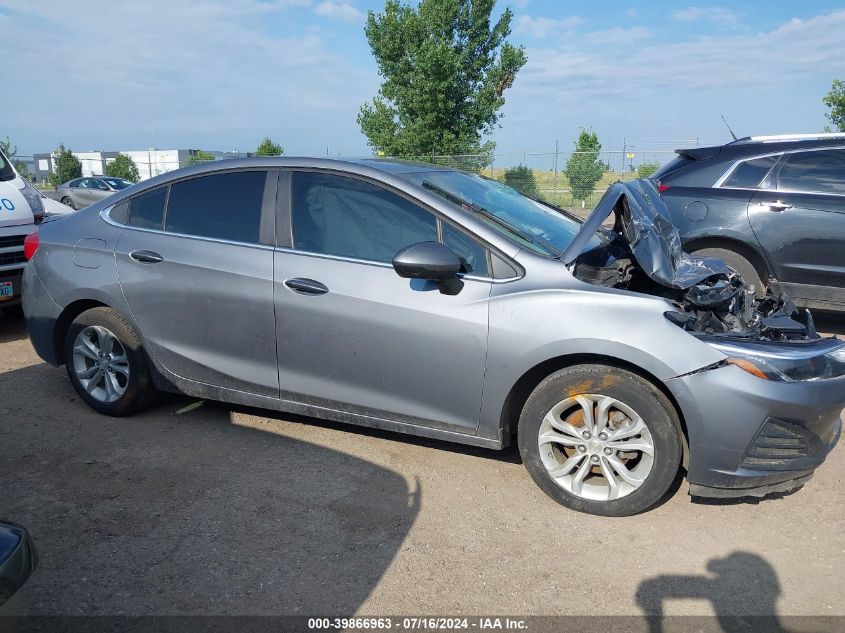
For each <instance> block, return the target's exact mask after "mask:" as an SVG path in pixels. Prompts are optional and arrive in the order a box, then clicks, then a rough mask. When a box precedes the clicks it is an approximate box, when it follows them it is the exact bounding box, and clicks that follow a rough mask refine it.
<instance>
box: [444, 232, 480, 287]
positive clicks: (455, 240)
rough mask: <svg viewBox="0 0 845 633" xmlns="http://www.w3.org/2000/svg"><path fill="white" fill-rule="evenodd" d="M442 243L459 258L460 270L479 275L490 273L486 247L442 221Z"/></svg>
mask: <svg viewBox="0 0 845 633" xmlns="http://www.w3.org/2000/svg"><path fill="white" fill-rule="evenodd" d="M443 243H444V244H445V245H446V246H448V247H449V249H451V251H452V252H453V253H455V255H457V256H458V257H460V258H461V272H463V273H467V274H470V275H478V276H480V277H488V276H489V275H490V266H489V264H488V263H487V253H488V251H487V249H486V248H485V247H484V246H482V245H481V244H479V243H478V242H476V241H475V240H474V239H472V238H471V237H470V236H469V235H467V234H466V233H464V232H463V231H460V230H458V229H456V228H454V227H453V226H452V225H451V224H447V223H445V222H444V223H443Z"/></svg>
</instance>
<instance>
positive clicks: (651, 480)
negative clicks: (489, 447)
mask: <svg viewBox="0 0 845 633" xmlns="http://www.w3.org/2000/svg"><path fill="white" fill-rule="evenodd" d="M679 429H680V422H679V420H678V417H677V413H676V412H675V409H674V407H673V406H672V404H671V402H669V400H668V398H666V396H665V395H664V394H663V393H662V392H661V391H660V390H659V389H657V388H656V387H655V386H654V385H653V384H651V383H650V382H648V381H647V380H645V379H643V378H641V377H640V376H638V375H636V374H633V373H631V372H629V371H625V370H623V369H619V368H617V367H612V366H608V365H577V366H575V367H569V368H566V369H562V370H560V371H558V372H555V373H554V374H552V375H551V376H549V377H548V378H546V379H545V380H544V381H543V382H541V383H540V384H539V385H538V386H537V388H536V389H534V391H533V392H532V394H531V395H530V396H529V397H528V400H527V401H526V403H525V407H524V408H523V410H522V415H521V416H520V419H519V438H518V439H519V452H520V454H521V455H522V460H523V463H524V464H525V466H526V468H527V469H528V472H529V473H530V474H531V476H532V478H533V479H534V481H535V482H536V483H537V485H539V486H540V488H541V489H542V490H543V491H544V492H545V493H546V494H547V495H549V496H550V497H551V498H552V499H554V500H555V501H557V502H558V503H561V504H563V505H565V506H566V507H568V508H571V509H573V510H577V511H579V512H587V513H590V514H599V515H604V516H626V515H630V514H636V513H638V512H642V511H644V510H646V509H648V508H649V507H651V506H652V505H654V504H655V503H657V502H658V501H659V500H660V499H661V497H663V496H664V495H665V494H666V492H667V491H668V490H669V488H670V486H671V485H672V481H673V480H674V478H675V475H676V474H677V473H678V468H679V465H680V461H681V451H682V448H681V433H680V431H679Z"/></svg>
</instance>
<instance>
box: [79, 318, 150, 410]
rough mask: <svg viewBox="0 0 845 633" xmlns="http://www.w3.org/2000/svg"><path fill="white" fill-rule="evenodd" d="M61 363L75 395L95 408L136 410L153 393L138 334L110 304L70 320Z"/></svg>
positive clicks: (146, 403)
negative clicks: (63, 364)
mask: <svg viewBox="0 0 845 633" xmlns="http://www.w3.org/2000/svg"><path fill="white" fill-rule="evenodd" d="M65 367H66V368H67V373H68V377H69V378H70V381H71V383H72V384H73V388H74V389H76V392H77V393H78V394H79V397H80V398H82V400H84V401H85V403H86V404H87V405H88V406H90V407H91V408H92V409H94V410H95V411H97V412H98V413H103V414H105V415H113V416H124V415H130V414H132V413H136V412H137V411H140V410H141V409H143V408H144V407H145V406H147V405H148V404H149V403H150V401H151V400H152V397H153V395H154V393H155V387H154V386H153V383H152V378H151V377H150V371H149V367H148V365H147V359H146V355H145V353H144V350H143V347H142V344H141V338H140V337H139V336H138V334H137V332H135V330H134V329H133V328H132V326H131V325H129V323H128V322H127V321H126V319H124V318H123V317H122V316H121V315H120V314H119V313H118V312H116V311H114V310H112V309H111V308H105V307H100V308H92V309H91V310H86V311H85V312H83V313H82V314H80V315H79V316H77V317H76V318H75V319H74V320H73V323H71V325H70V327H69V328H68V332H67V336H66V337H65Z"/></svg>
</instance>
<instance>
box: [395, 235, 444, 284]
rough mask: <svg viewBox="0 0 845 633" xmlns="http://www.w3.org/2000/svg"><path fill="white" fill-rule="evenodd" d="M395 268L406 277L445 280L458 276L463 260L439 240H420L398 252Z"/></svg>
mask: <svg viewBox="0 0 845 633" xmlns="http://www.w3.org/2000/svg"><path fill="white" fill-rule="evenodd" d="M393 270H395V271H396V274H397V275H399V276H400V277H404V278H405V279H427V280H429V281H444V280H446V279H452V278H454V277H456V276H457V274H458V273H459V272H460V270H461V260H460V259H459V258H458V256H457V255H455V254H454V253H453V252H452V251H451V250H449V248H448V247H446V246H444V245H443V244H440V243H439V242H420V243H419V244H411V245H410V246H406V247H405V248H403V249H402V250H401V251H399V252H398V253H396V255H395V256H394V257H393Z"/></svg>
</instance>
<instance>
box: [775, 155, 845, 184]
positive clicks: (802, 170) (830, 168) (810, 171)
mask: <svg viewBox="0 0 845 633" xmlns="http://www.w3.org/2000/svg"><path fill="white" fill-rule="evenodd" d="M778 189H780V190H783V191H800V192H806V193H835V194H840V195H842V194H845V150H842V149H831V150H817V151H813V152H796V153H795V154H791V155H789V156H788V157H787V159H786V162H785V163H784V165H783V167H781V169H780V174H779V176H778Z"/></svg>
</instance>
